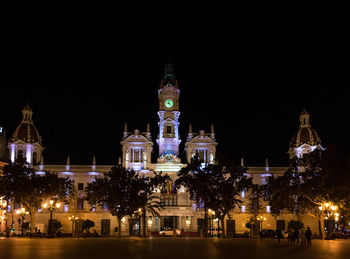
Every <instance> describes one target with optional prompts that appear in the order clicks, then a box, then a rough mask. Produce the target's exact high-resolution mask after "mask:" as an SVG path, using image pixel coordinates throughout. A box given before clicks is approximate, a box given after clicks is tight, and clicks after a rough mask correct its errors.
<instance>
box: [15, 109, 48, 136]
mask: <svg viewBox="0 0 350 259" xmlns="http://www.w3.org/2000/svg"><path fill="white" fill-rule="evenodd" d="M22 114H23V119H22V121H21V123H20V124H19V125H18V127H17V129H16V130H15V132H14V133H13V136H12V141H16V140H19V139H20V140H23V141H24V142H26V143H35V142H39V143H40V142H41V137H40V135H39V132H38V130H37V129H36V127H35V126H34V124H33V121H32V115H33V112H32V109H31V108H30V107H29V106H28V105H27V106H26V107H24V109H23V110H22Z"/></svg>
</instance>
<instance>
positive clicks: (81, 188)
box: [78, 183, 84, 191]
mask: <svg viewBox="0 0 350 259" xmlns="http://www.w3.org/2000/svg"><path fill="white" fill-rule="evenodd" d="M82 190H84V184H83V183H78V191H82Z"/></svg>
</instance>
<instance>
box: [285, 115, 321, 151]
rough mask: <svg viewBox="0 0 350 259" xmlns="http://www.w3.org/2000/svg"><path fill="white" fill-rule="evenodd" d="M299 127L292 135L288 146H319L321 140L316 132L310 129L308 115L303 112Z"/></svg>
mask: <svg viewBox="0 0 350 259" xmlns="http://www.w3.org/2000/svg"><path fill="white" fill-rule="evenodd" d="M299 117H300V125H299V129H298V130H297V131H296V132H295V133H294V135H293V137H292V139H291V142H290V146H291V147H299V146H301V145H303V144H309V145H310V146H315V145H318V144H321V139H320V137H319V136H318V135H317V133H316V131H315V130H314V129H313V128H311V125H310V122H309V118H310V115H309V113H308V112H306V111H305V110H303V111H302V113H301V114H300V116H299Z"/></svg>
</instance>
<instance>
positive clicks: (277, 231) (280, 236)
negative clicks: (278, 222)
mask: <svg viewBox="0 0 350 259" xmlns="http://www.w3.org/2000/svg"><path fill="white" fill-rule="evenodd" d="M276 235H277V239H278V243H281V238H282V231H281V229H279V228H278V229H277V230H276Z"/></svg>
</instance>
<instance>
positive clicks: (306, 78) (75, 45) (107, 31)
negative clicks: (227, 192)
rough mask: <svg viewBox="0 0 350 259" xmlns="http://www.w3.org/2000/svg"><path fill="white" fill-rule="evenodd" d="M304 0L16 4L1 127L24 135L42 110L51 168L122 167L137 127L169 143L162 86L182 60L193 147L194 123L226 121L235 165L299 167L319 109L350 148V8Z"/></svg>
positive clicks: (331, 137) (334, 136)
mask: <svg viewBox="0 0 350 259" xmlns="http://www.w3.org/2000/svg"><path fill="white" fill-rule="evenodd" d="M235 2H238V1H234V2H233V3H235ZM304 2H306V1H300V2H294V1H293V2H288V3H287V2H286V3H284V4H281V3H280V2H276V3H275V2H269V1H268V2H266V1H260V2H259V3H258V4H255V3H253V2H246V3H245V4H244V3H239V4H236V3H235V5H234V6H231V7H226V6H223V5H222V6H219V5H216V6H215V8H213V6H212V5H211V4H210V2H207V1H201V2H200V3H199V4H196V5H194V6H189V4H186V6H185V5H181V4H178V3H177V2H176V1H164V2H163V4H162V6H160V7H161V9H159V10H158V9H156V7H159V6H151V5H152V4H150V3H147V6H146V4H144V6H140V5H137V4H136V2H135V3H130V6H126V7H124V6H123V7H121V6H115V5H112V4H111V3H103V2H96V1H95V2H90V1H85V2H80V3H79V2H76V1H74V3H72V2H69V3H68V2H67V3H64V2H54V3H53V2H52V3H51V2H50V3H47V2H44V3H39V2H35V3H34V1H32V2H31V1H23V2H16V3H14V1H12V2H11V3H7V4H6V3H5V4H4V8H0V9H1V10H0V17H1V18H0V24H1V25H0V26H1V39H2V40H1V43H2V48H1V52H0V53H1V56H0V62H1V67H2V69H1V71H0V75H1V76H0V96H1V101H0V124H1V125H2V126H3V127H5V129H6V131H7V135H8V136H9V135H12V133H13V131H14V130H15V128H16V127H17V125H18V124H19V123H20V120H21V118H22V114H21V110H22V108H23V107H24V106H25V105H26V103H27V102H28V103H29V105H30V106H31V107H32V108H33V112H34V115H33V119H34V123H35V125H36V127H37V128H38V130H39V133H40V135H41V136H42V138H43V145H44V146H45V147H46V149H45V151H44V158H45V163H58V164H65V162H66V157H67V155H69V156H70V161H71V164H90V163H91V161H92V157H93V156H96V161H97V164H113V163H116V161H117V159H118V157H119V156H120V155H121V145H120V141H121V137H122V131H123V128H124V123H125V122H127V123H128V127H129V130H132V129H135V128H137V129H140V130H141V131H144V130H145V129H146V124H147V123H150V125H151V131H152V137H153V140H154V142H155V139H156V137H157V134H158V129H157V121H158V118H157V111H158V97H157V90H158V88H159V85H160V79H161V76H162V72H163V66H164V64H165V63H166V62H172V63H174V66H175V74H176V77H177V79H178V82H179V86H180V90H181V95H180V112H181V116H180V123H181V124H180V134H181V138H182V140H183V143H184V142H185V138H186V136H187V131H188V125H189V123H192V125H193V130H194V131H198V130H200V129H204V130H206V131H209V130H210V124H212V123H213V124H214V127H215V131H216V136H217V141H218V143H219V145H218V147H217V150H218V151H219V152H222V153H225V154H227V155H228V156H230V157H231V159H232V160H235V161H239V160H240V158H241V157H244V159H245V161H246V163H247V164H248V166H249V165H264V163H265V158H266V157H267V158H269V161H270V165H286V164H287V161H288V156H287V154H286V152H287V151H288V149H289V141H290V139H291V137H292V135H293V133H294V132H295V131H296V130H297V128H298V125H299V114H300V112H301V111H302V109H303V107H305V108H306V109H307V110H308V111H309V112H310V114H311V118H310V120H311V126H312V127H313V128H314V129H315V130H316V131H317V133H318V134H319V135H320V137H321V140H322V145H323V146H324V147H327V146H330V145H337V146H339V147H340V148H341V149H342V150H343V151H344V152H349V151H348V146H349V144H350V140H349V132H350V126H349V123H348V122H349V111H350V102H349V99H350V98H349V94H350V91H349V90H348V89H349V71H350V70H349V69H350V65H349V46H350V34H349V24H350V23H349V19H350V18H349V17H350V15H349V10H350V8H349V7H350V5H349V3H346V2H345V1H344V3H343V2H338V1H310V2H309V1H307V2H308V5H305V3H304ZM132 5H134V6H132ZM148 9H150V10H153V11H152V12H151V11H148ZM141 10H143V12H140V11H141ZM155 10H157V11H155ZM224 10H225V11H226V12H224ZM227 11H228V12H227ZM182 147H183V145H182ZM154 150H157V149H156V143H155V144H154ZM156 155H157V154H156V153H155V154H154V158H156Z"/></svg>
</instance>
